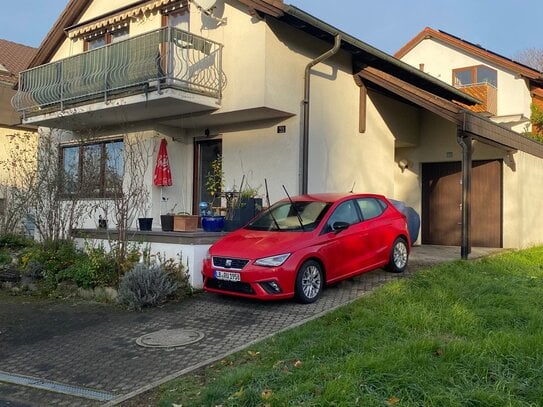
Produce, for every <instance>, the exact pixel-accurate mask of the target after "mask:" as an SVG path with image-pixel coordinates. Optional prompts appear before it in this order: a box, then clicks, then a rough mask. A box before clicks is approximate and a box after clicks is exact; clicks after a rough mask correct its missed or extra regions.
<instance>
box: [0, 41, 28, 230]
mask: <svg viewBox="0 0 543 407" xmlns="http://www.w3.org/2000/svg"><path fill="white" fill-rule="evenodd" d="M35 54H36V49H35V48H32V47H28V46H26V45H22V44H17V43H14V42H12V41H7V40H4V39H0V230H2V231H4V232H13V231H14V230H13V228H14V227H20V222H19V221H18V220H15V219H13V216H14V215H15V214H14V213H13V211H12V208H11V207H10V202H8V200H9V199H10V193H11V188H13V187H16V186H17V185H19V184H20V183H21V182H22V180H21V179H17V178H18V177H17V176H14V172H13V171H11V163H12V162H13V160H14V159H18V160H21V162H22V161H23V160H26V161H28V164H29V167H30V168H34V165H32V163H33V164H35V147H36V143H35V141H36V135H35V127H34V126H25V125H22V124H21V115H20V114H19V113H18V112H16V111H15V109H14V108H13V107H12V105H11V98H12V97H13V96H14V95H15V93H16V91H15V90H14V86H15V85H16V83H17V80H18V76H19V72H21V71H22V70H24V69H25V68H26V67H27V66H28V64H29V62H30V60H31V59H32V58H33V57H34V55H35ZM23 152H24V153H23ZM30 161H32V163H31V162H30Z"/></svg>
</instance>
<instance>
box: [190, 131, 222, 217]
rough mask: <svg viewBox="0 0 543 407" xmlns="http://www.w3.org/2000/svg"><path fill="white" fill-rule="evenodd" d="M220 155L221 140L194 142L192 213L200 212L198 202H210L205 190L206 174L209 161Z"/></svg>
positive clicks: (208, 168) (209, 164) (209, 166)
mask: <svg viewBox="0 0 543 407" xmlns="http://www.w3.org/2000/svg"><path fill="white" fill-rule="evenodd" d="M220 155H222V140H203V141H197V142H196V143H195V152H194V157H195V160H194V184H193V185H194V191H193V192H194V193H193V196H194V202H193V208H192V210H193V212H192V213H194V214H199V213H200V212H199V211H200V209H199V203H200V202H211V196H210V195H209V193H208V192H207V190H206V176H207V174H208V173H209V171H210V170H211V163H212V162H213V161H214V160H215V159H216V158H217V157H219V156H220Z"/></svg>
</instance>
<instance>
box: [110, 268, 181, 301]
mask: <svg viewBox="0 0 543 407" xmlns="http://www.w3.org/2000/svg"><path fill="white" fill-rule="evenodd" d="M176 290H177V283H176V282H175V281H173V280H172V278H171V277H170V276H168V274H166V273H165V272H164V269H163V267H161V266H159V265H157V264H150V265H148V264H144V263H138V264H136V265H135V266H134V268H133V269H132V270H131V271H129V272H128V273H126V274H125V275H124V276H123V278H122V279H121V283H120V285H119V297H118V301H119V302H120V303H121V304H126V305H128V307H129V308H130V309H137V310H141V309H142V308H143V307H145V306H155V305H158V304H160V303H162V302H164V301H165V300H166V299H167V298H168V297H169V296H171V295H172V294H173V293H175V291H176Z"/></svg>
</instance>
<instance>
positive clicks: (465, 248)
mask: <svg viewBox="0 0 543 407" xmlns="http://www.w3.org/2000/svg"><path fill="white" fill-rule="evenodd" d="M465 127H466V114H465V113H464V119H463V121H462V127H460V126H458V128H457V130H456V142H457V143H458V144H459V145H460V147H462V203H461V204H460V205H461V210H462V232H461V240H462V243H461V247H460V255H461V257H462V259H463V260H467V259H468V255H469V254H470V253H471V238H470V222H471V207H470V206H471V161H472V160H471V156H472V151H471V136H467V135H466V133H465Z"/></svg>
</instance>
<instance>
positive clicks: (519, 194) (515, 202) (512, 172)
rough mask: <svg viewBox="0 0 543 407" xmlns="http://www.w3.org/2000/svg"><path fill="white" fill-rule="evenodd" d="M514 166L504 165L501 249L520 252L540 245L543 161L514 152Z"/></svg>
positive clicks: (542, 221) (542, 223)
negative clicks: (516, 249) (519, 250)
mask: <svg viewBox="0 0 543 407" xmlns="http://www.w3.org/2000/svg"><path fill="white" fill-rule="evenodd" d="M513 160H514V164H513V165H511V166H510V167H508V166H505V165H504V180H503V182H504V197H503V218H504V225H503V229H504V242H503V243H504V247H515V248H517V247H518V248H523V247H529V246H532V245H536V244H542V243H543V216H541V208H542V207H543V188H541V180H542V179H543V160H542V159H541V158H537V157H535V156H533V155H530V154H527V153H524V152H521V151H519V152H517V153H515V154H514V155H513Z"/></svg>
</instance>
